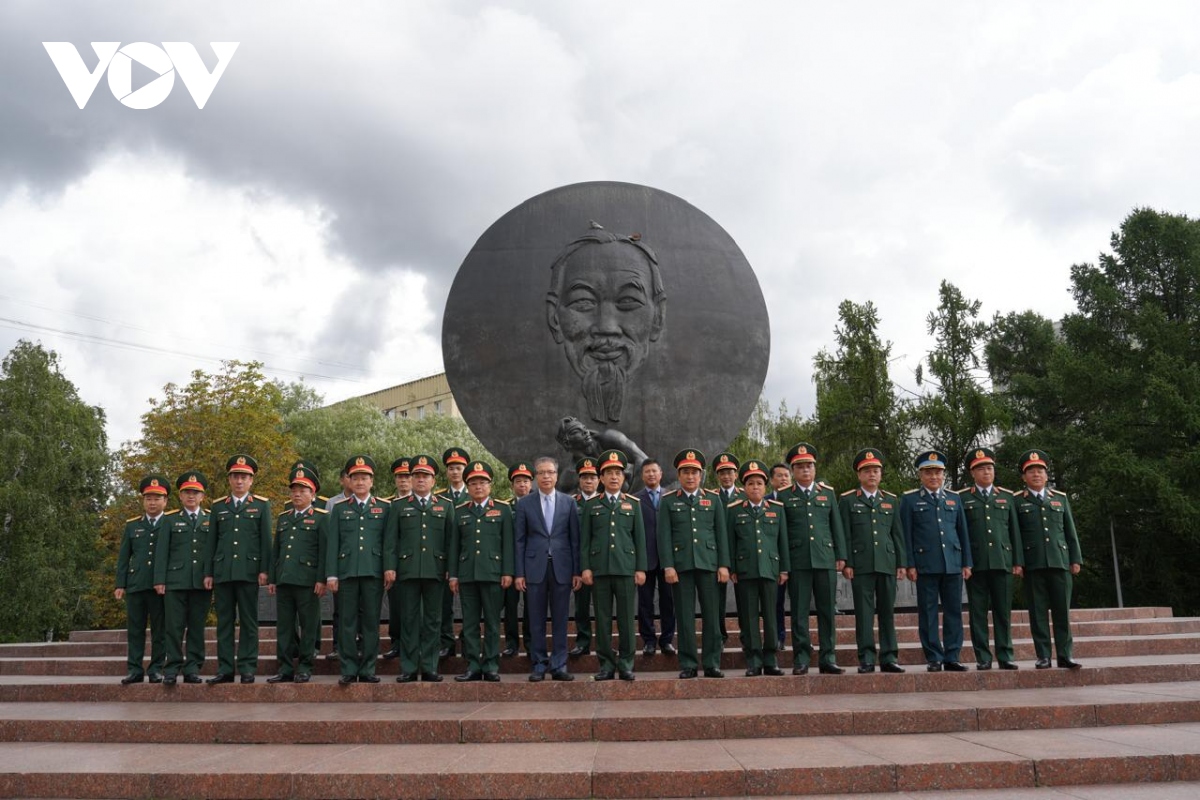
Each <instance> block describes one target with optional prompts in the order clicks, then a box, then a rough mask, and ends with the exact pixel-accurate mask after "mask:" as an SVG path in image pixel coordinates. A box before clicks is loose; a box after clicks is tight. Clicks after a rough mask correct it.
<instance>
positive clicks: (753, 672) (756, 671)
mask: <svg viewBox="0 0 1200 800" xmlns="http://www.w3.org/2000/svg"><path fill="white" fill-rule="evenodd" d="M762 674H763V671H762V667H750V668H749V669H747V670H746V677H747V678H753V677H756V676H758V675H762Z"/></svg>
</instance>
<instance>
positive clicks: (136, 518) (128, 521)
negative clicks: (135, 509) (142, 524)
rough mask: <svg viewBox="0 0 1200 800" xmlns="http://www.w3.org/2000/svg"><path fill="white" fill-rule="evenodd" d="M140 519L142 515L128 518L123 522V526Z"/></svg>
mask: <svg viewBox="0 0 1200 800" xmlns="http://www.w3.org/2000/svg"><path fill="white" fill-rule="evenodd" d="M141 518H142V515H141V514H138V515H137V516H136V517H130V518H129V519H127V520H125V524H126V525H128V524H129V523H131V522H137V521H138V520H139V519H141Z"/></svg>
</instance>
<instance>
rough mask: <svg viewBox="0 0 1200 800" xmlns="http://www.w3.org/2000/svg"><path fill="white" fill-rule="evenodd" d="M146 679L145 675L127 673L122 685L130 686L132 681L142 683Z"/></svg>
mask: <svg viewBox="0 0 1200 800" xmlns="http://www.w3.org/2000/svg"><path fill="white" fill-rule="evenodd" d="M144 680H146V676H145V675H126V676H125V677H124V678H121V685H122V686H128V685H129V684H131V683H141V682H142V681H144Z"/></svg>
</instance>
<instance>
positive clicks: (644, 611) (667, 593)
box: [597, 567, 675, 647]
mask: <svg viewBox="0 0 1200 800" xmlns="http://www.w3.org/2000/svg"><path fill="white" fill-rule="evenodd" d="M656 591H657V593H658V618H659V621H660V622H659V625H660V627H661V629H662V633H660V634H659V635H657V636H655V634H654V595H655V592H656ZM597 613H599V612H597ZM637 615H638V631H639V632H640V633H641V635H642V643H643V644H646V645H656V646H658V647H662V646H663V645H666V644H671V643H672V642H674V641H675V596H674V593H673V592H672V591H671V585H670V584H669V583H667V580H666V578H665V577H663V569H662V567H659V568H658V569H648V570H646V582H645V583H643V584H642V585H641V586H639V587H637Z"/></svg>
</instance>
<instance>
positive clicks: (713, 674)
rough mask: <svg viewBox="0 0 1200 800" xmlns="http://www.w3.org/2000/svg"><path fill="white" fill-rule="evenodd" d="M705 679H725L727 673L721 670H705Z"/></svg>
mask: <svg viewBox="0 0 1200 800" xmlns="http://www.w3.org/2000/svg"><path fill="white" fill-rule="evenodd" d="M704 677H706V678H724V677H725V673H724V672H721V670H719V669H705V670H704Z"/></svg>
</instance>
